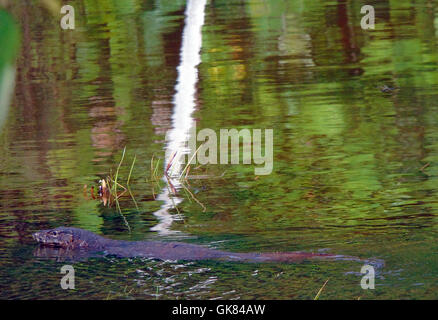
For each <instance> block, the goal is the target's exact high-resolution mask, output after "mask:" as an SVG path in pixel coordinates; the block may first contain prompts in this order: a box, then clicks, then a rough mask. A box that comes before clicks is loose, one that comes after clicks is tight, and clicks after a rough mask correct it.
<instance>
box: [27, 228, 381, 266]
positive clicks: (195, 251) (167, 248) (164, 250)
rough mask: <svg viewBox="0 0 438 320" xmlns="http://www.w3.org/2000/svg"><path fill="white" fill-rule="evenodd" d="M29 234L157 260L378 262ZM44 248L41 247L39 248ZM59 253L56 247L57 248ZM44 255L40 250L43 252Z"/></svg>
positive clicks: (82, 234) (85, 234)
mask: <svg viewBox="0 0 438 320" xmlns="http://www.w3.org/2000/svg"><path fill="white" fill-rule="evenodd" d="M32 236H33V238H34V239H35V240H36V241H37V242H39V243H40V245H41V246H42V247H43V248H47V247H48V248H57V249H58V250H62V252H63V253H64V254H65V253H66V252H69V255H70V256H71V255H72V254H71V253H72V252H73V253H74V252H76V253H78V254H80V253H81V254H82V255H84V253H88V254H93V253H103V254H104V255H114V256H117V257H126V258H128V257H130V258H132V257H143V258H151V259H158V260H173V261H176V260H208V259H215V260H225V261H242V262H286V263H292V262H301V261H304V260H309V259H322V260H350V261H358V262H362V263H368V264H372V265H377V266H380V265H382V262H381V261H379V260H377V259H376V260H371V259H369V260H364V259H360V258H358V257H353V256H344V255H333V254H328V253H311V252H299V251H296V252H266V253H252V252H248V253H237V252H228V251H221V250H214V249H210V248H207V247H204V246H201V245H196V244H189V243H183V242H159V241H124V240H111V239H108V238H104V237H101V236H98V235H96V234H94V233H92V232H90V231H87V230H82V229H78V228H67V227H59V228H56V229H51V230H43V231H39V232H36V233H34V234H33V235H32ZM43 252H44V251H43ZM57 252H58V253H59V251H57ZM43 255H44V254H43Z"/></svg>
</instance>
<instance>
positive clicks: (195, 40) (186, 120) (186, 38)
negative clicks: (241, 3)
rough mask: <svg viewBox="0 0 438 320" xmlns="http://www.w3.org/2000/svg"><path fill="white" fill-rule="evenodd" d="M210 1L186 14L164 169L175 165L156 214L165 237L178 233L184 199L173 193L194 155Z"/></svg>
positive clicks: (200, 1) (193, 0)
mask: <svg viewBox="0 0 438 320" xmlns="http://www.w3.org/2000/svg"><path fill="white" fill-rule="evenodd" d="M206 2H207V1H206V0H189V1H188V3H187V8H186V12H185V16H186V18H185V26H184V30H183V33H182V46H181V62H180V65H179V66H178V79H177V83H176V86H175V91H176V92H175V96H174V99H173V104H174V110H173V114H172V129H171V130H169V131H168V132H167V134H166V141H167V145H166V152H165V163H164V168H165V170H166V168H167V167H168V165H169V162H171V163H172V166H171V167H170V168H169V171H168V176H169V178H166V177H164V178H163V180H164V182H165V183H166V187H164V189H163V190H162V192H161V193H160V194H159V195H158V196H157V200H159V201H163V202H164V203H163V205H162V206H161V209H160V210H158V211H156V212H154V215H155V216H156V217H157V218H158V220H159V223H158V224H157V225H156V226H154V227H152V228H151V230H153V231H157V232H158V233H160V234H162V235H165V234H170V233H175V232H177V231H174V230H170V226H171V224H172V222H173V221H174V220H176V219H180V218H181V217H180V216H178V215H172V214H170V213H169V210H170V209H173V208H175V206H177V205H178V204H179V203H180V202H181V201H182V199H181V198H179V197H176V196H175V195H174V194H173V192H172V190H173V188H174V189H175V190H178V189H179V188H180V187H181V183H180V181H179V176H180V174H181V172H182V170H183V168H184V167H183V162H184V159H185V157H186V156H185V155H186V154H188V153H189V152H190V149H189V148H188V147H187V141H188V140H189V131H190V128H192V127H193V126H194V120H193V118H192V113H193V111H194V110H195V107H196V103H195V94H196V83H197V81H198V69H197V65H198V64H199V63H200V62H201V54H200V51H201V46H202V32H201V30H202V25H203V24H204V10H205V5H206Z"/></svg>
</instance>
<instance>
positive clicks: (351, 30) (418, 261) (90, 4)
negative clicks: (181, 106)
mask: <svg viewBox="0 0 438 320" xmlns="http://www.w3.org/2000/svg"><path fill="white" fill-rule="evenodd" d="M70 4H71V5H73V6H74V7H75V11H76V29H75V30H74V31H70V30H69V31H64V30H62V29H61V28H60V27H59V21H58V20H57V18H56V17H53V16H51V15H50V14H49V13H47V12H46V11H45V10H44V9H43V8H40V7H39V6H36V5H35V6H30V5H26V4H24V3H19V4H12V5H11V6H10V7H9V11H10V13H11V14H12V15H13V16H15V17H16V18H17V21H18V22H19V23H20V26H21V31H22V44H21V51H20V53H19V55H18V60H17V75H16V89H15V96H14V99H13V101H12V104H11V108H10V110H9V115H8V117H7V119H5V125H4V128H3V131H2V133H1V135H0V149H1V150H2V152H0V297H2V298H44V299H49V298H55V297H57V298H81V299H90V298H92V299H96V298H100V299H105V298H110V299H111V298H138V299H143V298H144V299H155V298H160V299H161V298H166V299H176V298H186V299H197V298H240V299H244V298H256V299H312V298H313V297H314V296H315V295H316V293H317V292H318V290H319V288H320V287H321V286H322V284H323V283H324V282H325V280H327V279H328V278H330V281H329V282H328V283H327V286H326V287H325V289H324V292H323V294H322V295H321V297H320V299H328V298H330V299H341V298H345V299H357V298H358V297H361V299H367V298H369V299H383V298H390V299H394V298H410V299H412V298H416V299H421V298H422V299H424V298H429V299H430V298H437V294H436V289H437V287H438V280H437V279H438V258H437V253H436V252H437V251H436V250H435V248H436V247H437V245H436V239H437V237H438V235H437V224H436V223H437V218H436V213H435V210H438V201H437V199H438V197H437V196H438V195H437V192H438V181H437V179H438V166H437V164H438V123H437V122H438V118H437V116H436V114H437V113H436V112H435V111H438V110H437V109H438V106H437V103H436V101H437V98H438V94H437V93H438V73H437V72H436V70H437V66H438V51H437V47H438V41H437V40H438V39H437V36H438V7H437V5H436V3H435V2H430V1H426V0H421V1H416V2H413V1H407V0H400V1H371V2H369V1H368V2H366V3H365V2H363V1H346V0H345V1H344V0H338V1H322V0H320V1H318V0H315V1H304V0H293V1H261V0H259V1H257V0H247V1H239V0H211V1H209V2H208V5H207V7H206V16H205V25H204V27H203V44H202V54H201V57H202V63H201V64H200V65H199V83H198V94H197V97H196V98H197V105H198V110H197V111H196V113H195V114H194V117H195V118H196V120H197V127H198V129H202V128H211V129H213V130H215V131H217V132H218V131H219V129H221V128H236V129H242V128H250V129H252V128H273V129H274V169H273V172H272V174H271V175H267V176H260V177H255V176H254V166H253V165H237V166H226V165H214V166H213V165H210V166H203V167H201V168H198V169H196V170H195V172H194V173H193V174H198V175H213V176H215V177H217V179H194V180H191V181H190V185H191V191H192V192H193V193H194V195H195V196H196V198H197V200H198V201H199V202H201V203H202V204H203V205H204V206H205V207H206V211H205V212H204V210H203V207H201V206H200V205H199V204H198V203H197V202H196V201H193V199H192V198H191V197H190V195H188V194H185V193H184V192H181V194H180V196H181V197H183V198H184V201H183V202H182V203H181V204H180V205H179V208H178V210H179V212H180V213H182V214H183V216H184V220H180V221H175V222H174V223H173V224H172V229H174V230H179V231H181V232H180V233H179V234H177V235H174V236H172V237H163V236H159V235H157V234H155V233H154V232H151V231H150V228H151V227H153V226H154V225H156V224H157V222H158V221H157V219H156V218H155V217H154V216H153V214H152V213H153V212H154V211H156V210H158V209H159V208H160V205H161V204H160V202H158V201H155V200H154V197H153V195H154V193H156V192H157V191H158V190H156V189H153V185H151V183H149V182H148V181H147V180H148V179H149V175H150V165H151V164H150V161H151V158H152V156H153V155H154V157H158V158H161V159H162V158H163V154H164V151H163V148H164V136H165V132H166V131H167V130H168V129H170V127H171V114H172V109H173V105H172V98H173V94H174V86H175V81H176V77H177V66H178V64H179V61H180V57H179V50H180V47H181V36H182V30H183V26H184V10H185V1H158V0H156V1H140V0H129V1H115V0H114V1H104V0H100V1H88V0H72V1H70ZM364 4H371V5H374V6H375V9H376V28H375V30H366V31H365V30H362V29H361V28H360V20H361V18H362V15H361V14H360V8H361V6H362V5H364ZM0 36H2V35H0ZM2 37H3V36H2ZM9 41H13V40H9ZM0 61H1V58H0ZM0 69H1V65H0ZM381 85H388V86H392V87H397V88H398V90H396V91H394V92H393V93H389V94H387V93H382V92H381V91H380V90H379V89H378V87H379V86H381ZM124 146H126V150H127V155H126V157H127V162H129V163H130V161H132V159H133V157H134V155H137V162H136V165H135V168H134V173H133V179H132V182H131V185H132V190H133V193H134V196H135V198H136V200H137V203H138V206H139V208H138V209H137V208H136V207H135V205H134V203H133V202H132V200H131V199H130V198H129V197H124V198H122V199H121V208H122V213H123V215H124V216H125V217H126V219H127V222H128V223H129V225H130V227H131V229H132V233H129V232H128V230H127V228H126V225H125V223H124V221H123V217H122V216H121V215H120V214H119V213H118V212H117V210H116V209H115V208H114V207H107V206H104V205H103V204H102V203H101V202H100V201H98V200H93V199H91V197H90V196H89V195H88V194H86V195H85V196H84V193H83V186H84V185H85V184H86V185H87V186H90V185H96V184H97V180H98V179H100V178H101V177H104V176H105V175H107V174H108V173H109V171H110V170H113V172H114V170H115V168H116V165H117V162H118V161H119V159H120V156H121V153H122V150H123V148H124ZM128 171H129V165H126V166H124V167H122V172H121V175H122V176H125V177H126V175H127V173H128ZM222 174H223V176H221V175H222ZM173 213H174V214H176V213H177V211H176V210H174V212H173ZM61 225H68V226H76V227H81V228H84V229H88V230H91V231H94V232H96V233H99V234H103V235H107V236H108V237H112V238H117V239H129V240H137V239H147V238H160V239H163V240H168V239H175V238H177V239H180V240H182V241H190V242H195V243H201V244H205V245H210V246H214V247H217V248H221V249H226V250H235V251H286V250H289V251H290V250H307V251H316V250H320V249H327V250H329V252H334V253H341V254H349V255H355V256H360V257H364V258H369V257H377V258H380V259H384V260H385V263H386V265H385V268H384V270H383V271H382V273H381V274H380V275H379V276H378V278H377V279H376V289H375V290H372V291H371V290H368V291H365V290H362V289H361V288H360V276H358V275H357V274H354V272H356V273H357V272H359V271H360V267H361V266H360V265H357V264H355V263H351V262H340V261H338V262H331V263H328V262H327V263H303V264H297V265H283V264H278V265H276V264H269V265H252V264H232V263H217V262H211V261H210V262H208V261H206V262H197V263H163V262H156V261H142V260H136V259H134V260H127V259H112V258H104V259H90V260H88V261H83V262H79V263H76V264H75V268H77V272H76V274H77V277H78V280H77V288H78V289H77V290H75V291H74V292H65V291H63V290H61V288H60V287H59V279H60V274H59V270H60V267H61V266H62V265H63V262H62V261H50V260H45V259H38V258H35V257H34V256H33V249H34V247H35V246H34V244H33V242H32V240H31V238H30V234H31V233H32V232H34V231H36V230H39V229H44V228H49V227H55V226H61Z"/></svg>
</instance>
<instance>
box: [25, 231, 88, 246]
mask: <svg viewBox="0 0 438 320" xmlns="http://www.w3.org/2000/svg"><path fill="white" fill-rule="evenodd" d="M81 232H86V231H85V230H81V229H76V228H66V227H59V228H56V229H50V230H42V231H38V232H35V233H34V234H33V235H32V237H33V238H34V239H35V240H36V241H37V242H38V243H40V244H41V245H44V246H49V247H58V248H59V247H60V248H70V249H74V248H80V247H87V242H86V241H85V240H84V237H81Z"/></svg>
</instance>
